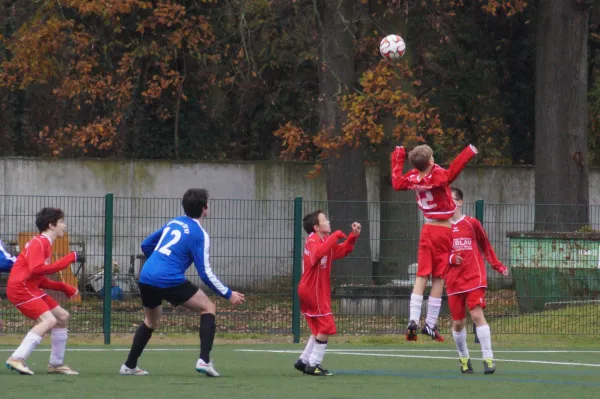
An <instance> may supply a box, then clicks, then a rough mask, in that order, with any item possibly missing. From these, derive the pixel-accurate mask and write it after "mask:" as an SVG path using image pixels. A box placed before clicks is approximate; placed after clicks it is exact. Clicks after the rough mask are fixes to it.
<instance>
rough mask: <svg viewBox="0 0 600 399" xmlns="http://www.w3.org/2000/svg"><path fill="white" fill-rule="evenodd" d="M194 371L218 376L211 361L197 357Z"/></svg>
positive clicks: (209, 375) (208, 375)
mask: <svg viewBox="0 0 600 399" xmlns="http://www.w3.org/2000/svg"><path fill="white" fill-rule="evenodd" d="M196 371H197V372H199V373H202V374H206V376H207V377H219V373H217V370H215V367H214V364H213V361H212V360H211V361H210V362H208V363H206V362H205V361H204V360H202V359H198V361H197V362H196Z"/></svg>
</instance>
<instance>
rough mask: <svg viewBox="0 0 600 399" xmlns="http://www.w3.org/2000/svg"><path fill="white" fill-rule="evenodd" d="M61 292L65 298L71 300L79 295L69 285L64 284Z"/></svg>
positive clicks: (77, 291) (76, 290) (75, 289)
mask: <svg viewBox="0 0 600 399" xmlns="http://www.w3.org/2000/svg"><path fill="white" fill-rule="evenodd" d="M63 292H64V293H65V295H66V296H67V298H69V299H73V298H75V297H76V296H77V294H78V293H79V290H78V289H77V288H75V287H73V286H71V285H69V284H65V286H64V291H63Z"/></svg>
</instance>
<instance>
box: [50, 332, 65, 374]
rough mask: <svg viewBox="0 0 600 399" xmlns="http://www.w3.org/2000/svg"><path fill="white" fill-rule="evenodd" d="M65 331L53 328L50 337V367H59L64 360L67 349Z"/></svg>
mask: <svg viewBox="0 0 600 399" xmlns="http://www.w3.org/2000/svg"><path fill="white" fill-rule="evenodd" d="M67 336H68V335H67V329H66V328H53V329H52V335H51V338H50V339H51V342H52V349H51V350H50V365H51V366H60V365H61V364H63V361H64V359H65V349H66V347H67Z"/></svg>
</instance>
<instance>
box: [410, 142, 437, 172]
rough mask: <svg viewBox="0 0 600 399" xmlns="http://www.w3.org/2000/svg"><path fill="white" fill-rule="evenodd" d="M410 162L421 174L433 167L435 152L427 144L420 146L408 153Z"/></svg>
mask: <svg viewBox="0 0 600 399" xmlns="http://www.w3.org/2000/svg"><path fill="white" fill-rule="evenodd" d="M408 161H409V162H410V163H411V165H412V166H413V167H414V168H415V169H417V170H418V171H420V172H424V171H426V170H427V168H429V167H430V166H432V165H433V163H434V161H433V150H432V149H431V147H429V146H428V145H427V144H422V145H418V146H416V147H415V148H413V149H412V151H411V152H409V153H408Z"/></svg>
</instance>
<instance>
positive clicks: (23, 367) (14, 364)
mask: <svg viewBox="0 0 600 399" xmlns="http://www.w3.org/2000/svg"><path fill="white" fill-rule="evenodd" d="M6 368H7V369H9V370H14V371H17V372H18V373H19V374H23V375H33V371H31V370H29V367H27V364H26V363H25V360H23V359H15V358H13V357H9V358H8V360H7V361H6Z"/></svg>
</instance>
